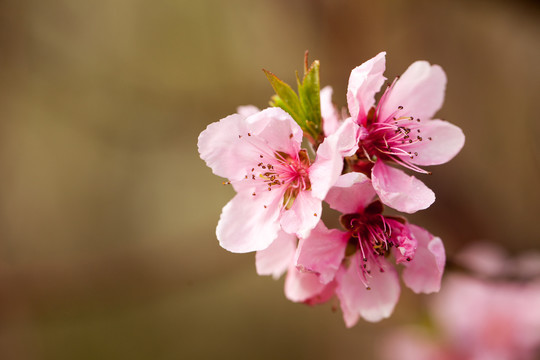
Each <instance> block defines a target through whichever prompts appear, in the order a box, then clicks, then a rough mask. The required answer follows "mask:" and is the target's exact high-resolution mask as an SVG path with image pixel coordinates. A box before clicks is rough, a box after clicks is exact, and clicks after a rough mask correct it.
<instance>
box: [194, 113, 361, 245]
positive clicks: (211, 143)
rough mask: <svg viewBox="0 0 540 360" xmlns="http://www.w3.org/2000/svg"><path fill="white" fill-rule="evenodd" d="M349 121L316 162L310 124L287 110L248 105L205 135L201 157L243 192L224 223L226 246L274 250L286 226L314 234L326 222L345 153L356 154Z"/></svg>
mask: <svg viewBox="0 0 540 360" xmlns="http://www.w3.org/2000/svg"><path fill="white" fill-rule="evenodd" d="M344 125H345V127H343V130H342V131H337V132H336V133H334V134H333V135H332V136H329V137H327V138H326V139H325V140H324V142H323V143H322V144H321V145H320V147H319V151H318V152H317V158H316V160H315V162H314V163H313V164H312V163H311V161H310V159H309V157H308V153H307V151H306V150H304V149H301V143H302V135H303V134H302V129H301V128H300V127H299V126H298V124H297V123H296V122H295V121H294V120H293V119H292V118H291V116H290V115H289V114H288V113H286V112H285V111H283V110H282V109H279V108H268V109H265V110H262V111H257V109H256V108H254V107H242V108H240V109H239V113H238V114H234V115H231V116H228V117H226V118H224V119H222V120H220V121H219V122H216V123H213V124H210V125H209V126H208V127H207V128H206V130H204V131H203V132H202V133H201V134H200V136H199V141H198V147H199V153H200V156H201V158H202V159H203V160H205V161H206V164H207V165H208V166H209V167H210V168H211V169H212V171H213V172H214V174H216V175H218V176H221V177H224V178H227V179H228V180H229V181H228V183H230V184H232V186H233V187H234V189H235V190H236V191H237V195H236V196H235V197H234V198H233V199H232V200H231V201H230V202H229V203H228V204H227V205H226V206H225V207H224V208H223V212H222V214H221V217H220V220H219V223H218V226H217V230H216V233H217V238H218V240H219V242H220V244H221V246H222V247H224V248H225V249H227V250H229V251H232V252H250V251H257V250H263V249H266V248H267V247H268V246H270V244H271V243H272V242H273V241H274V240H275V239H276V238H277V237H278V233H279V232H280V231H281V230H284V231H285V232H287V233H289V234H297V235H299V236H306V235H307V234H308V233H309V231H310V230H311V229H312V228H314V227H315V225H316V224H317V223H318V221H319V219H320V216H321V211H322V207H321V206H322V205H321V202H322V200H323V199H324V197H325V195H326V192H327V191H328V189H329V188H330V187H331V186H332V185H333V183H332V182H333V181H335V180H337V178H338V176H339V174H340V173H341V170H342V167H343V156H347V155H349V154H350V153H354V152H355V151H356V148H357V144H356V143H355V141H354V138H355V137H356V134H355V133H354V129H353V132H352V133H351V132H350V131H346V130H347V129H348V128H347V125H346V124H344ZM351 139H352V140H351Z"/></svg>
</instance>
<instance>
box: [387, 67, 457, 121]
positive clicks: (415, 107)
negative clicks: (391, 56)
mask: <svg viewBox="0 0 540 360" xmlns="http://www.w3.org/2000/svg"><path fill="white" fill-rule="evenodd" d="M445 88H446V75H445V73H444V71H443V69H442V68H441V67H440V66H438V65H430V64H429V63H428V62H427V61H416V62H414V63H412V64H411V66H409V68H408V69H407V70H406V71H405V72H404V73H403V75H402V76H401V77H400V78H399V80H397V82H396V83H395V85H394V87H393V88H392V89H391V90H390V93H389V94H388V96H387V97H386V99H385V101H384V104H382V105H381V109H380V114H379V119H382V120H383V121H384V120H385V119H387V118H388V117H390V116H392V114H393V113H394V112H395V111H396V110H397V109H398V107H399V106H402V107H403V110H401V111H400V112H399V115H400V116H401V115H404V116H413V117H414V118H419V119H421V120H429V119H431V118H433V115H435V113H436V112H437V111H438V110H439V109H440V108H441V106H442V104H443V101H444V91H445Z"/></svg>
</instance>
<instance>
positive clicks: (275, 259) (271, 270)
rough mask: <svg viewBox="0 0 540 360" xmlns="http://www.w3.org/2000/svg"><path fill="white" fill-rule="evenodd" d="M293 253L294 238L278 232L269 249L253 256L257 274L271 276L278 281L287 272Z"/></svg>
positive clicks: (294, 249) (294, 247)
mask: <svg viewBox="0 0 540 360" xmlns="http://www.w3.org/2000/svg"><path fill="white" fill-rule="evenodd" d="M295 251H296V236H294V235H290V234H287V233H286V232H284V231H280V232H279V233H278V237H277V238H276V239H275V240H274V241H273V242H272V244H270V246H269V247H267V248H266V249H264V250H260V251H257V253H256V254H255V266H256V268H257V274H259V275H272V277H273V278H274V279H278V278H279V277H280V276H281V275H283V274H284V273H285V271H287V269H288V267H289V265H290V263H291V262H292V261H293V259H294V253H295Z"/></svg>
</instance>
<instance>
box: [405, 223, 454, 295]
mask: <svg viewBox="0 0 540 360" xmlns="http://www.w3.org/2000/svg"><path fill="white" fill-rule="evenodd" d="M409 228H410V229H411V232H412V233H413V235H414V237H415V238H416V240H417V241H418V247H417V248H416V254H415V255H414V259H413V260H411V261H410V262H406V263H404V265H405V269H404V270H403V274H402V277H403V282H404V283H405V285H407V287H409V288H410V289H411V290H412V291H414V292H415V293H426V294H429V293H432V292H437V291H439V289H440V288H441V278H442V275H443V272H444V264H445V262H446V255H445V252H444V245H443V243H442V241H441V239H440V238H438V237H434V236H433V235H431V234H430V233H429V232H428V231H427V230H425V229H423V228H421V227H419V226H416V225H412V224H411V225H409Z"/></svg>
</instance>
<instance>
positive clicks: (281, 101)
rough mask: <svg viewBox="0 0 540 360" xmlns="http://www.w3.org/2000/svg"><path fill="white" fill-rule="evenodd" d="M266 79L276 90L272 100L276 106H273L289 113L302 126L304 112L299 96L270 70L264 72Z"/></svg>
mask: <svg viewBox="0 0 540 360" xmlns="http://www.w3.org/2000/svg"><path fill="white" fill-rule="evenodd" d="M263 71H264V73H265V74H266V77H267V78H268V80H269V81H270V84H271V85H272V87H273V88H274V91H275V92H276V94H277V98H276V96H274V97H273V98H272V100H273V101H274V104H272V106H279V107H280V108H282V109H283V110H285V111H287V112H288V113H289V114H290V115H291V116H292V117H293V119H294V120H296V122H298V124H299V125H300V126H302V125H301V124H302V123H304V122H305V121H304V116H303V115H304V112H303V110H302V105H301V104H300V100H298V95H296V93H295V92H294V90H293V89H291V87H290V86H289V85H287V84H286V83H285V82H283V81H282V80H281V79H279V78H278V77H277V76H276V75H274V74H272V73H271V72H270V71H268V70H264V69H263Z"/></svg>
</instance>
